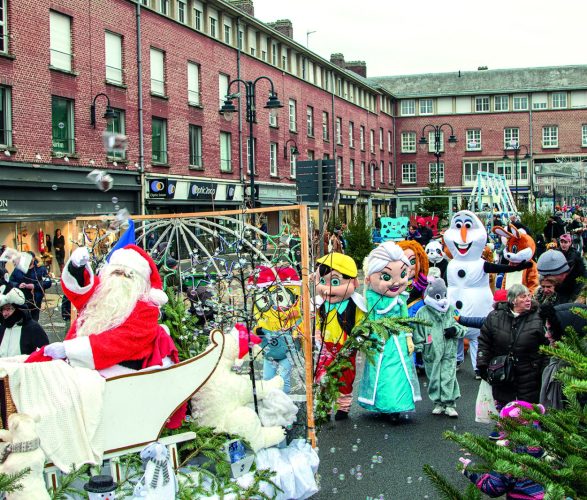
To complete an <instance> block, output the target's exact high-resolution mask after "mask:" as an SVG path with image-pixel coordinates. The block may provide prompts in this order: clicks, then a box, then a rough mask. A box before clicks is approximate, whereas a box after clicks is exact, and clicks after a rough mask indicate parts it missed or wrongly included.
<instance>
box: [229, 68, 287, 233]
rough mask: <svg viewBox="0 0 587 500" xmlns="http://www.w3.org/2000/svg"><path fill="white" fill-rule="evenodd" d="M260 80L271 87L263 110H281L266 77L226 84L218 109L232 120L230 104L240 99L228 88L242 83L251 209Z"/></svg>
mask: <svg viewBox="0 0 587 500" xmlns="http://www.w3.org/2000/svg"><path fill="white" fill-rule="evenodd" d="M261 80H267V81H268V82H269V85H270V87H271V90H270V91H269V99H268V100H267V104H265V106H264V107H265V108H266V109H269V110H270V112H271V113H273V112H276V110H277V109H279V108H283V104H281V102H280V101H279V99H278V98H277V93H276V92H275V88H274V87H273V82H272V81H271V79H270V78H269V77H267V76H260V77H258V78H257V79H255V80H252V81H251V80H246V81H245V80H241V79H240V78H236V79H235V80H232V81H231V82H230V83H229V84H228V88H227V95H226V100H225V101H224V104H223V105H222V108H220V113H221V114H222V115H223V116H224V118H225V119H226V120H230V119H232V114H233V113H234V112H236V111H237V109H236V107H235V106H234V104H233V103H232V101H233V99H236V98H237V97H240V94H238V93H237V94H231V93H230V87H231V86H232V85H233V84H234V83H242V84H243V85H244V86H245V91H246V121H247V122H248V124H249V148H250V153H249V176H250V190H251V208H255V201H256V200H255V198H256V197H255V154H254V153H255V152H254V146H255V137H254V135H253V124H255V123H257V108H256V104H255V87H256V85H257V83H258V82H259V81H261ZM252 221H253V224H254V223H255V214H254V213H253V214H252Z"/></svg>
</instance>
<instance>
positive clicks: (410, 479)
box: [408, 476, 412, 484]
mask: <svg viewBox="0 0 587 500" xmlns="http://www.w3.org/2000/svg"><path fill="white" fill-rule="evenodd" d="M408 484H412V476H408Z"/></svg>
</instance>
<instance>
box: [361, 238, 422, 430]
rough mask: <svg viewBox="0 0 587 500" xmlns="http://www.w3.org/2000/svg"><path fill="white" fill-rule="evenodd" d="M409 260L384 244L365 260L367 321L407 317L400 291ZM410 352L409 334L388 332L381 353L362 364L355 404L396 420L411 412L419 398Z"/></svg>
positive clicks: (407, 270) (400, 251)
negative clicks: (405, 412) (371, 360)
mask: <svg viewBox="0 0 587 500" xmlns="http://www.w3.org/2000/svg"><path fill="white" fill-rule="evenodd" d="M410 265H411V264H410V261H409V260H408V258H407V257H406V256H405V255H404V252H403V251H402V249H401V248H400V247H399V246H397V245H396V244H395V243H393V242H391V241H386V242H385V243H382V244H381V245H379V246H378V247H377V248H375V250H373V251H372V252H371V253H370V254H369V256H368V257H367V259H366V267H367V271H366V273H365V275H366V283H367V292H366V297H367V307H368V311H369V319H370V320H376V319H379V318H384V317H390V316H391V317H393V316H395V317H400V318H407V317H408V308H407V305H406V299H405V296H404V294H403V292H404V291H405V290H406V287H407V286H408V279H409V276H410ZM413 350H414V344H413V342H412V338H411V334H409V335H407V334H406V333H405V332H390V336H389V339H388V340H387V342H386V343H385V346H384V348H383V351H382V352H381V353H379V354H378V355H376V356H375V360H374V362H369V361H366V362H365V368H364V371H363V377H362V379H361V387H360V389H359V397H358V401H359V404H360V405H361V406H362V407H363V408H366V409H367V410H370V411H375V412H379V413H388V414H390V418H391V421H392V422H393V423H396V422H398V421H399V413H400V412H404V411H413V410H414V408H415V405H414V402H415V401H417V400H419V399H420V392H419V385H418V379H417V376H416V374H415V369H414V368H413V364H412V363H411V360H410V355H411V353H412V352H413Z"/></svg>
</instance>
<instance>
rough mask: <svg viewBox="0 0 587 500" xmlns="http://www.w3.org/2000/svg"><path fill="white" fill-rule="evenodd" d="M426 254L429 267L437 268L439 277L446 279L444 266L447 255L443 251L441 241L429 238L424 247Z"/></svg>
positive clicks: (446, 261)
mask: <svg viewBox="0 0 587 500" xmlns="http://www.w3.org/2000/svg"><path fill="white" fill-rule="evenodd" d="M424 251H425V252H426V255H427V256H428V263H429V267H430V268H433V267H435V268H437V269H438V270H439V271H440V277H441V278H442V279H443V280H445V281H446V268H447V266H448V260H449V259H448V256H447V255H446V253H445V252H444V247H443V245H442V243H440V241H438V240H431V241H430V242H429V243H428V244H427V245H426V248H425V249H424Z"/></svg>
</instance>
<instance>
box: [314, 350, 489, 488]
mask: <svg viewBox="0 0 587 500" xmlns="http://www.w3.org/2000/svg"><path fill="white" fill-rule="evenodd" d="M465 365H466V366H465ZM361 371H362V367H360V368H358V371H357V373H359V374H360V373H361ZM458 379H459V384H460V387H461V393H462V396H461V399H460V400H459V401H458V402H457V410H458V411H459V415H460V416H459V418H457V419H450V418H449V417H446V416H444V415H443V416H433V415H432V414H431V411H432V403H431V401H430V400H429V398H428V395H427V388H426V387H424V383H426V378H425V377H424V376H422V377H420V388H421V390H422V396H423V397H422V401H421V402H419V403H417V405H416V412H415V413H413V414H410V416H409V418H407V419H406V418H404V419H402V421H401V424H400V425H397V426H393V425H391V424H389V423H388V422H387V421H386V419H385V418H384V417H382V416H378V415H374V414H371V413H369V412H367V411H365V410H363V409H362V408H360V407H359V406H358V404H356V403H354V405H353V410H352V411H351V418H350V419H349V420H347V421H343V422H336V423H335V422H334V421H332V422H331V423H330V424H329V425H328V426H325V427H324V428H323V429H322V430H321V431H320V433H319V434H318V446H319V449H320V452H319V454H320V460H321V462H320V470H319V473H320V475H321V486H322V491H321V492H320V493H319V494H318V495H317V496H316V497H314V498H316V499H326V498H339V499H343V500H351V499H352V500H360V499H363V500H369V499H370V498H371V499H379V498H385V499H394V500H395V499H416V498H430V499H434V498H440V496H439V495H438V493H437V492H436V490H435V489H434V488H433V486H432V484H431V483H430V481H429V480H428V479H427V478H426V476H424V473H423V472H422V465H423V464H430V465H432V466H434V468H436V469H437V470H439V471H440V472H441V473H442V474H443V475H444V476H445V477H447V478H449V479H450V480H451V482H452V483H453V484H455V485H458V484H462V485H463V487H464V486H466V484H467V480H466V479H465V478H464V477H462V476H461V475H460V474H459V473H458V472H457V471H456V470H455V466H456V464H457V463H458V457H459V456H462V455H463V454H464V453H465V452H464V451H459V447H458V445H456V444H455V443H453V442H451V441H447V440H445V439H443V437H442V433H443V432H444V431H445V430H457V431H459V432H461V431H470V432H475V433H480V434H483V433H489V430H488V426H487V425H483V424H478V423H476V422H475V399H476V397H477V388H478V386H479V382H478V381H476V380H474V379H473V371H472V368H471V365H470V363H469V360H468V358H467V359H466V360H465V364H464V365H463V368H462V369H461V371H460V372H459V375H458ZM357 382H358V380H357V381H355V389H356V388H357V387H358V383H357ZM404 417H405V416H404ZM374 456H375V458H374ZM377 457H381V458H377ZM373 462H375V463H373ZM359 468H360V473H357V470H358V469H359ZM353 469H354V470H353ZM353 473H354V474H353ZM380 495H383V497H380Z"/></svg>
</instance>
